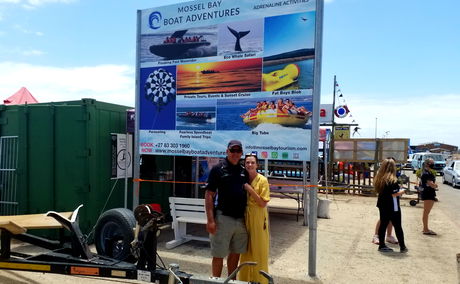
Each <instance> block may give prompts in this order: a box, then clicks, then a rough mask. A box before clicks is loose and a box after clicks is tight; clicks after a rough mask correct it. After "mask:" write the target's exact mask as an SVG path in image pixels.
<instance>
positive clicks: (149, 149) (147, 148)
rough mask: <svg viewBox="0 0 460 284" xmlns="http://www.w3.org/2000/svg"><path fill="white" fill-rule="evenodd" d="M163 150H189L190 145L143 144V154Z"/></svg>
mask: <svg viewBox="0 0 460 284" xmlns="http://www.w3.org/2000/svg"><path fill="white" fill-rule="evenodd" d="M154 148H156V149H161V148H163V149H164V148H169V149H179V148H180V149H189V148H190V144H186V143H163V142H161V143H156V144H155V143H149V142H144V143H141V152H142V153H152V152H153V149H154Z"/></svg>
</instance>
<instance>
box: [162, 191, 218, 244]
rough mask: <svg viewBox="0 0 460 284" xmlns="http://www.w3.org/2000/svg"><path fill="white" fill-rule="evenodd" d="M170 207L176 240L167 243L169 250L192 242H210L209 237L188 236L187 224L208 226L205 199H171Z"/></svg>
mask: <svg viewBox="0 0 460 284" xmlns="http://www.w3.org/2000/svg"><path fill="white" fill-rule="evenodd" d="M169 207H170V208H171V216H172V218H173V220H172V228H173V230H174V240H172V241H169V242H167V243H166V248H167V249H172V248H175V247H177V246H179V245H181V244H183V243H185V242H188V241H191V240H197V241H205V242H206V241H207V242H209V237H200V236H193V235H189V234H187V223H193V224H206V222H207V219H206V209H205V205H204V199H198V198H183V197H170V198H169Z"/></svg>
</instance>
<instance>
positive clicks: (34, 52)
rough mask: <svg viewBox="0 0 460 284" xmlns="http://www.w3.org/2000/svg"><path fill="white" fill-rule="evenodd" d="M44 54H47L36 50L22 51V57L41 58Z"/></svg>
mask: <svg viewBox="0 0 460 284" xmlns="http://www.w3.org/2000/svg"><path fill="white" fill-rule="evenodd" d="M43 54H45V53H44V52H43V51H41V50H36V49H32V50H24V51H22V55H24V56H41V55H43Z"/></svg>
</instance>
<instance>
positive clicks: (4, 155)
mask: <svg viewBox="0 0 460 284" xmlns="http://www.w3.org/2000/svg"><path fill="white" fill-rule="evenodd" d="M18 152H19V151H18V136H1V137H0V215H16V214H18V202H17V182H18V178H17V166H18Z"/></svg>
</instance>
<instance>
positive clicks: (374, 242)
mask: <svg viewBox="0 0 460 284" xmlns="http://www.w3.org/2000/svg"><path fill="white" fill-rule="evenodd" d="M372 243H373V244H376V245H378V244H379V243H380V240H379V235H374V237H372Z"/></svg>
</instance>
